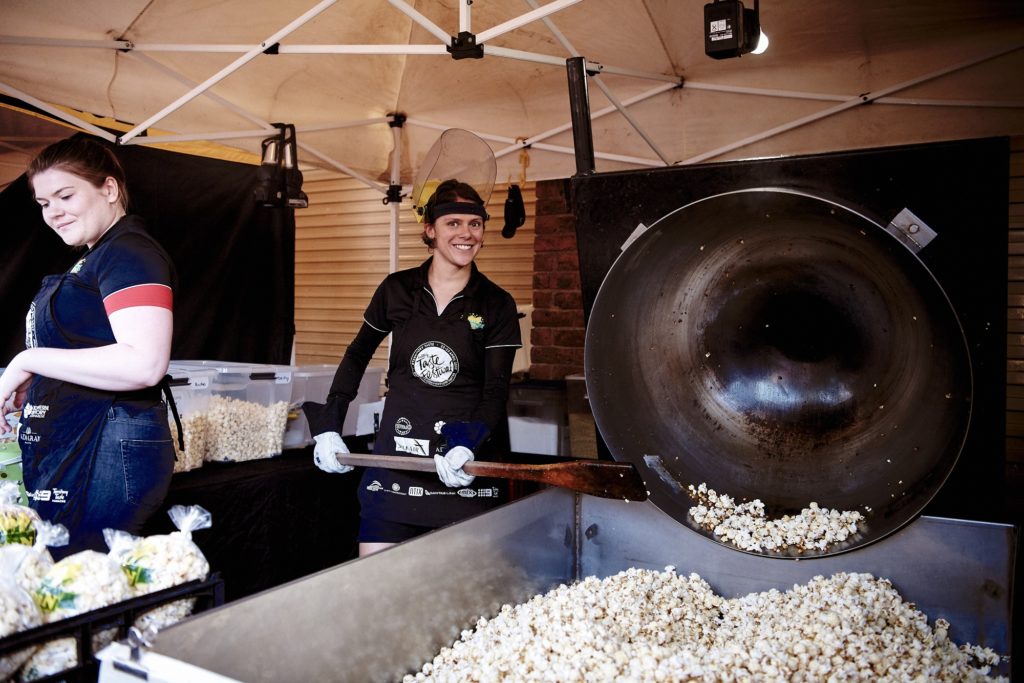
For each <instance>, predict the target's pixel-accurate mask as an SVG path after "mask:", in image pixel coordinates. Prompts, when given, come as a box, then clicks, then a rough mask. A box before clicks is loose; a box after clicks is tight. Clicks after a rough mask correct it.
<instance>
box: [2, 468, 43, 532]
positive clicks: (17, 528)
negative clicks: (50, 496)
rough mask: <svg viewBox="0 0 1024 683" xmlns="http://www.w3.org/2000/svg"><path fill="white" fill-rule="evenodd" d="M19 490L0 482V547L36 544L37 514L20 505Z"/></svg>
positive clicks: (16, 486) (8, 483) (11, 484)
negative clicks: (12, 544) (10, 544)
mask: <svg viewBox="0 0 1024 683" xmlns="http://www.w3.org/2000/svg"><path fill="white" fill-rule="evenodd" d="M20 499H21V490H20V489H19V488H18V485H17V484H15V483H14V482H12V481H5V482H0V545H6V544H8V543H21V544H22V545H32V544H33V543H35V542H36V526H35V525H36V522H38V521H39V513H38V512H36V511H35V510H33V509H32V508H30V507H26V506H24V505H22V504H20V503H19V502H18V501H19V500H20Z"/></svg>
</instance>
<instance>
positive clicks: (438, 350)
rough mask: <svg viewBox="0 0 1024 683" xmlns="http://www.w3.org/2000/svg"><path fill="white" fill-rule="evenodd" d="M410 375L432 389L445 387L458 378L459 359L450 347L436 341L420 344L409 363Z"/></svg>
mask: <svg viewBox="0 0 1024 683" xmlns="http://www.w3.org/2000/svg"><path fill="white" fill-rule="evenodd" d="M409 365H410V367H411V368H412V374H414V375H415V376H416V377H419V378H420V380H422V381H423V382H424V383H425V384H429V385H430V386H432V387H446V386H448V385H449V384H451V383H452V382H454V381H455V378H456V377H458V376H459V359H458V357H457V356H456V355H455V352H454V351H453V350H452V349H451V347H450V346H447V345H446V344H442V343H441V342H437V341H429V342H424V343H422V344H420V345H419V346H418V347H416V350H415V351H413V352H412V358H411V359H410V361H409Z"/></svg>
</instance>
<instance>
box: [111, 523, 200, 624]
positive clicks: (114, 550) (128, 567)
mask: <svg viewBox="0 0 1024 683" xmlns="http://www.w3.org/2000/svg"><path fill="white" fill-rule="evenodd" d="M167 514H168V516H170V518H171V521H172V522H174V526H176V527H177V528H178V530H177V531H174V532H172V533H169V534H158V535H153V536H146V537H143V538H138V537H134V536H131V535H130V534H126V533H124V532H113V533H111V534H110V535H109V537H108V539H107V543H108V545H109V546H110V548H111V554H112V555H113V556H114V557H116V558H117V560H118V562H120V564H121V568H122V569H123V571H124V573H125V575H126V576H127V577H128V583H129V584H130V585H131V588H132V595H133V596H137V595H146V594H147V593H152V592H154V591H158V590H163V589H165V588H170V587H172V586H178V585H181V584H183V583H187V582H189V581H196V580H203V579H205V578H206V576H207V574H209V572H210V563H209V562H207V560H206V556H205V555H203V552H202V551H201V550H200V549H199V546H197V545H196V544H195V542H193V540H192V532H193V531H196V530H197V529H206V528H209V527H210V525H211V523H212V518H211V516H210V513H209V512H207V511H206V510H205V509H203V508H202V507H200V506H198V505H191V506H184V505H175V506H174V507H172V508H171V509H170V510H168V511H167ZM108 531H109V530H108ZM194 606H195V598H184V599H182V600H175V601H174V602H170V603H167V604H165V605H161V606H159V607H156V608H154V609H152V610H150V611H148V612H145V613H144V614H142V615H140V616H139V618H138V619H136V621H135V624H134V625H135V626H136V627H138V628H139V629H141V630H145V629H146V628H148V627H154V628H156V629H157V630H159V629H162V628H165V627H167V626H170V625H171V624H174V623H176V622H178V621H181V620H182V619H184V618H185V617H187V616H188V615H189V614H191V613H192V608H193V607H194Z"/></svg>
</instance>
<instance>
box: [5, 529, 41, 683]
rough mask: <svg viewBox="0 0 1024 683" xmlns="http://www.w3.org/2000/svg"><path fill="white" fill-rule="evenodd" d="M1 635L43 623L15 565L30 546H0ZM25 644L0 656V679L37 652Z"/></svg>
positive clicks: (22, 558)
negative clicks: (22, 585) (18, 576)
mask: <svg viewBox="0 0 1024 683" xmlns="http://www.w3.org/2000/svg"><path fill="white" fill-rule="evenodd" d="M0 549H2V550H4V552H3V553H0V638H6V637H7V636H10V635H14V634H15V633H19V632H21V631H25V630H28V629H30V628H34V627H36V626H39V625H40V624H42V623H43V615H42V613H40V611H39V608H38V607H36V604H35V603H34V602H32V596H31V595H29V593H28V591H26V590H25V589H24V588H22V587H21V586H20V585H19V584H18V581H17V580H16V578H17V573H18V568H19V567H20V566H21V564H22V563H23V562H24V560H25V556H26V555H28V554H31V553H32V548H29V547H28V546H25V545H20V544H18V545H11V546H0ZM37 648H38V646H28V647H25V648H24V649H22V650H18V651H17V652H13V653H11V654H8V655H5V656H3V657H0V681H6V680H7V679H8V677H10V676H11V675H12V674H13V673H14V672H15V671H17V670H18V669H19V668H20V667H21V665H22V664H24V663H25V662H26V661H28V659H29V658H30V657H31V656H32V653H34V652H35V651H36V649H37Z"/></svg>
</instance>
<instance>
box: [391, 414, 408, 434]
mask: <svg viewBox="0 0 1024 683" xmlns="http://www.w3.org/2000/svg"><path fill="white" fill-rule="evenodd" d="M411 431H412V422H409V420H408V419H407V418H404V417H400V418H398V419H397V420H395V433H396V434H398V435H400V436H405V435H406V434H408V433H409V432H411Z"/></svg>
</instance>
